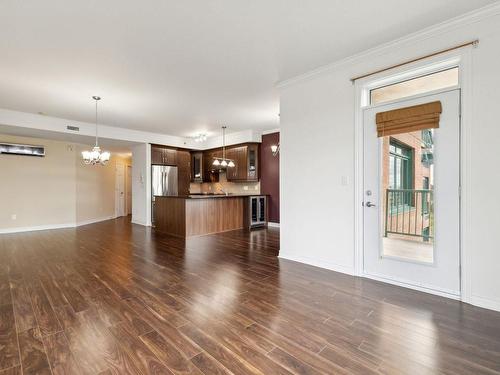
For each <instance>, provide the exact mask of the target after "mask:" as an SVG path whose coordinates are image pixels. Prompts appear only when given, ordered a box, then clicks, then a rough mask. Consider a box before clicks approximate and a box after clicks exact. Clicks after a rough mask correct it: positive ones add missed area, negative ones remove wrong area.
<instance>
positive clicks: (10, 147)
mask: <svg viewBox="0 0 500 375" xmlns="http://www.w3.org/2000/svg"><path fill="white" fill-rule="evenodd" d="M0 154H2V155H4V154H5V155H24V156H38V157H44V156H45V147H44V146H34V145H19V144H15V143H0Z"/></svg>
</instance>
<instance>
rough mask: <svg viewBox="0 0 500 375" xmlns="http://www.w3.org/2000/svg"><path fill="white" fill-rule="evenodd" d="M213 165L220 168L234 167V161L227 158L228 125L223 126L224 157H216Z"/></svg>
mask: <svg viewBox="0 0 500 375" xmlns="http://www.w3.org/2000/svg"><path fill="white" fill-rule="evenodd" d="M212 165H213V166H214V167H218V168H220V169H223V168H228V167H229V168H233V167H234V161H232V160H231V159H226V126H223V127H222V158H217V157H215V158H214V161H213V162H212Z"/></svg>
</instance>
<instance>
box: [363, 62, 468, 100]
mask: <svg viewBox="0 0 500 375" xmlns="http://www.w3.org/2000/svg"><path fill="white" fill-rule="evenodd" d="M457 85H458V68H452V69H448V70H443V71H441V72H437V73H432V74H428V75H425V76H422V77H417V78H413V79H410V80H407V81H403V82H398V83H395V84H392V85H388V86H384V87H379V88H376V89H373V90H371V91H370V103H371V104H372V105H374V104H380V103H385V102H390V101H393V100H397V99H402V98H407V97H409V96H413V95H418V94H425V93H426V92H431V91H435V90H441V89H445V88H448V87H454V86H457Z"/></svg>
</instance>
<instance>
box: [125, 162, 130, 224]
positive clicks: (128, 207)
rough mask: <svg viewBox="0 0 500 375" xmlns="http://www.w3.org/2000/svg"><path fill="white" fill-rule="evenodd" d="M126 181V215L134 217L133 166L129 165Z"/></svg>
mask: <svg viewBox="0 0 500 375" xmlns="http://www.w3.org/2000/svg"><path fill="white" fill-rule="evenodd" d="M125 180H126V183H125V187H126V189H125V191H126V192H127V193H126V195H127V199H126V207H127V208H126V213H127V215H132V166H131V165H127V168H126V178H125Z"/></svg>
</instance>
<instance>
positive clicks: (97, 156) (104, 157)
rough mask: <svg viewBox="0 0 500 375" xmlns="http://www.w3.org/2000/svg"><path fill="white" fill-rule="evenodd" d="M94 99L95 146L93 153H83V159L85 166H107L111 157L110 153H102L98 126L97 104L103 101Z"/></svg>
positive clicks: (95, 97)
mask: <svg viewBox="0 0 500 375" xmlns="http://www.w3.org/2000/svg"><path fill="white" fill-rule="evenodd" d="M92 99H94V100H95V146H94V148H93V149H92V151H83V152H82V158H83V162H84V163H85V164H90V165H106V163H107V162H108V161H109V158H110V157H111V154H110V153H109V152H108V151H101V148H100V147H99V134H98V125H97V102H99V100H101V98H100V97H99V96H93V97H92Z"/></svg>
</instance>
